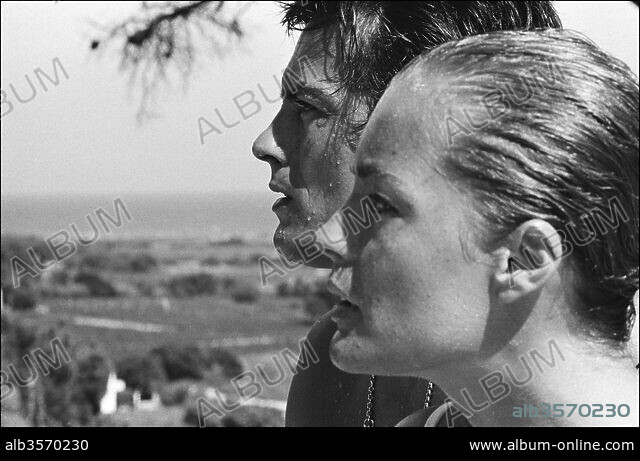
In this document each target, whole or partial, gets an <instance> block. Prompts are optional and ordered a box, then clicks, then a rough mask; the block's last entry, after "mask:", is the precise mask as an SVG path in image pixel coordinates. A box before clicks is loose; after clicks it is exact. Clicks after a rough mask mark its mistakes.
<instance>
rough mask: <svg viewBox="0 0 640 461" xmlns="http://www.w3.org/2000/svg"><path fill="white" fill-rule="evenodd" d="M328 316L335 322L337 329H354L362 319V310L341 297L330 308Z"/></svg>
mask: <svg viewBox="0 0 640 461" xmlns="http://www.w3.org/2000/svg"><path fill="white" fill-rule="evenodd" d="M329 317H331V320H333V321H334V322H336V324H337V325H338V330H340V331H343V332H345V331H348V330H352V329H354V328H355V327H356V326H357V325H358V324H359V323H360V322H361V321H362V311H360V309H359V308H358V306H356V305H355V304H352V303H350V302H349V301H347V300H344V299H343V300H342V301H340V302H339V303H338V304H336V305H335V306H334V307H333V309H331V311H330V312H329Z"/></svg>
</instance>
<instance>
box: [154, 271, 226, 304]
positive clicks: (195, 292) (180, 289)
mask: <svg viewBox="0 0 640 461" xmlns="http://www.w3.org/2000/svg"><path fill="white" fill-rule="evenodd" d="M217 289H218V283H217V280H216V279H215V278H214V277H213V275H211V274H208V273H206V272H202V273H197V274H188V275H180V276H176V277H174V278H172V279H171V280H170V281H169V282H168V283H167V290H168V291H169V293H170V294H171V295H172V296H174V297H176V298H187V297H190V296H199V295H212V294H215V293H216V292H217Z"/></svg>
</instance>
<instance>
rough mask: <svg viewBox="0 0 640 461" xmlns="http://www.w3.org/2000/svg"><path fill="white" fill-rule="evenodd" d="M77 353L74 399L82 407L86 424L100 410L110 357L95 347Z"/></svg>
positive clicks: (82, 419) (81, 418) (83, 419)
mask: <svg viewBox="0 0 640 461" xmlns="http://www.w3.org/2000/svg"><path fill="white" fill-rule="evenodd" d="M77 355H78V357H77V359H76V360H77V376H76V382H75V394H74V396H73V400H74V401H75V402H76V404H77V405H78V407H79V409H80V414H79V416H80V421H81V422H83V423H84V424H86V423H87V422H88V421H90V420H91V418H93V417H94V416H95V415H97V414H98V413H99V412H100V401H101V400H102V397H104V394H105V393H106V391H107V381H108V380H109V372H110V371H111V368H110V366H109V360H108V358H107V357H106V356H105V355H104V354H103V353H102V352H100V351H98V350H95V349H93V348H87V349H86V350H84V351H81V352H79V353H78V354H77Z"/></svg>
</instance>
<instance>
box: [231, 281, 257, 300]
mask: <svg viewBox="0 0 640 461" xmlns="http://www.w3.org/2000/svg"><path fill="white" fill-rule="evenodd" d="M231 297H232V298H233V300H234V301H236V302H239V303H251V302H254V301H257V300H258V298H260V290H258V288H257V287H256V286H255V285H249V284H241V285H238V286H236V287H235V288H233V291H232V292H231Z"/></svg>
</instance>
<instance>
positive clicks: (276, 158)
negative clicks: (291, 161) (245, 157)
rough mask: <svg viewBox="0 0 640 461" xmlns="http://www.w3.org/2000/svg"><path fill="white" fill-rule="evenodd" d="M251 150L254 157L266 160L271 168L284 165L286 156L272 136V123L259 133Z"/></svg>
mask: <svg viewBox="0 0 640 461" xmlns="http://www.w3.org/2000/svg"><path fill="white" fill-rule="evenodd" d="M251 150H252V152H253V155H254V157H255V158H257V159H258V160H262V161H263V162H267V163H268V164H269V165H271V167H272V168H273V167H276V166H281V167H282V166H285V165H286V157H285V156H284V153H283V152H282V149H280V147H279V146H278V144H277V143H276V140H275V138H274V136H273V124H271V125H269V126H268V127H267V129H266V130H264V131H263V132H262V133H260V135H259V136H258V137H257V138H256V140H255V141H254V142H253V147H252V148H251Z"/></svg>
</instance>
